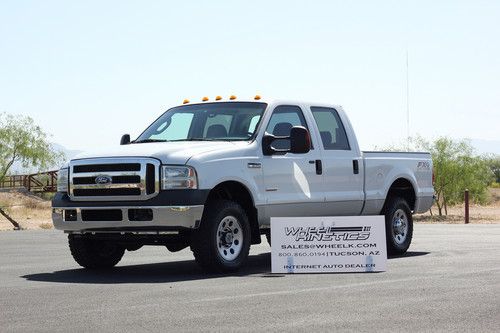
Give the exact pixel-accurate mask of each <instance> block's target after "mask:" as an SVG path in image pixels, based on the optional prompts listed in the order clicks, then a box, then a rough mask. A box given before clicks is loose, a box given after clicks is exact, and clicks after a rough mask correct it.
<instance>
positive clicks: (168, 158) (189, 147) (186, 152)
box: [73, 141, 248, 164]
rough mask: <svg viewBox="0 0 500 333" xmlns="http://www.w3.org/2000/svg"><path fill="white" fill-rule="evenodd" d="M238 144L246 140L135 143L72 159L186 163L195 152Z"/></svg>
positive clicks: (232, 147) (91, 152) (232, 146)
mask: <svg viewBox="0 0 500 333" xmlns="http://www.w3.org/2000/svg"><path fill="white" fill-rule="evenodd" d="M240 144H245V145H247V144H248V142H229V141H180V142H155V143H137V144H129V145H123V146H114V147H112V148H107V149H98V150H94V151H90V152H84V153H81V154H78V155H77V156H75V157H74V158H73V160H76V159H85V158H103V157H154V158H157V159H159V160H160V161H161V162H162V163H163V164H186V163H187V161H188V160H189V159H190V158H191V157H193V156H195V155H197V154H203V153H208V152H212V151H223V150H229V149H234V148H235V146H237V145H240Z"/></svg>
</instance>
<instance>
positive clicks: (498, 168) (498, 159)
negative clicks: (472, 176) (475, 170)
mask: <svg viewBox="0 0 500 333" xmlns="http://www.w3.org/2000/svg"><path fill="white" fill-rule="evenodd" d="M488 166H489V167H490V169H491V172H493V174H494V175H495V182H497V183H500V156H498V155H496V156H491V157H490V158H489V159H488Z"/></svg>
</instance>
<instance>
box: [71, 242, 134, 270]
mask: <svg viewBox="0 0 500 333" xmlns="http://www.w3.org/2000/svg"><path fill="white" fill-rule="evenodd" d="M68 243H69V249H70V251H71V255H72V256H73V259H75V261H76V262H77V263H78V264H79V265H80V266H82V267H85V268H89V269H104V268H111V267H113V266H115V265H116V264H118V262H120V260H121V259H122V257H123V254H124V253H125V248H124V247H123V246H120V245H117V244H114V243H111V242H106V241H101V240H94V239H88V238H84V237H75V236H74V235H68Z"/></svg>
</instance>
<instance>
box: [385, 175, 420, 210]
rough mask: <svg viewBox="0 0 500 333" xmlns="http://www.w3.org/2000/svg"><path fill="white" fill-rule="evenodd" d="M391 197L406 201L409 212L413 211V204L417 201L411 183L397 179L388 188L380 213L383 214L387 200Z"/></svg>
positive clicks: (403, 179) (404, 179)
mask: <svg viewBox="0 0 500 333" xmlns="http://www.w3.org/2000/svg"><path fill="white" fill-rule="evenodd" d="M393 197H400V198H403V199H404V200H406V202H407V203H408V206H409V207H410V210H411V211H414V210H415V203H416V200H417V196H416V194H415V188H414V187H413V185H412V183H411V182H410V181H409V180H408V179H406V178H398V179H396V180H395V181H394V182H393V183H392V184H391V186H390V187H389V191H387V195H386V197H385V202H384V207H383V208H382V212H385V210H386V208H387V207H386V206H387V204H388V203H389V199H390V198H393Z"/></svg>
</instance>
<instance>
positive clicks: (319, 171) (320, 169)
mask: <svg viewBox="0 0 500 333" xmlns="http://www.w3.org/2000/svg"><path fill="white" fill-rule="evenodd" d="M322 173H323V163H321V160H316V174H317V175H321V174H322Z"/></svg>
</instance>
